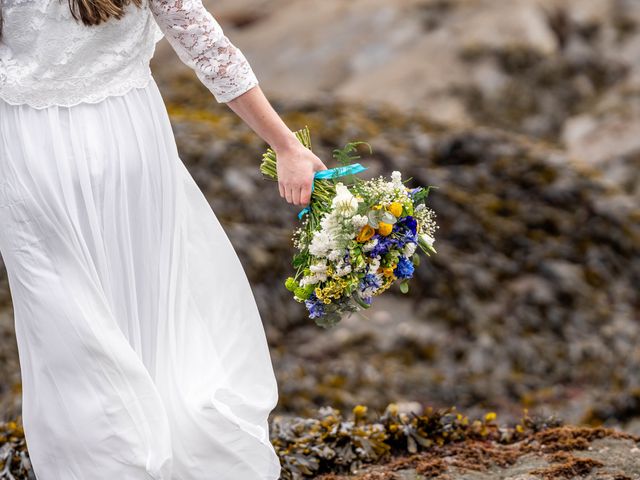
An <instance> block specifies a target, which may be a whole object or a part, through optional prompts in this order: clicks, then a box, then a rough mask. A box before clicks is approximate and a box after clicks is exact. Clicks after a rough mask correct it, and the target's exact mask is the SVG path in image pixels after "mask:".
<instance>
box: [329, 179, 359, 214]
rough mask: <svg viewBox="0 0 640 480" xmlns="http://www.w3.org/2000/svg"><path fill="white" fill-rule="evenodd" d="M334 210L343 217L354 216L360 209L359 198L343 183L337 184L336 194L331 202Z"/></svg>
mask: <svg viewBox="0 0 640 480" xmlns="http://www.w3.org/2000/svg"><path fill="white" fill-rule="evenodd" d="M331 205H332V206H333V209H334V211H335V212H336V213H337V214H338V215H341V216H343V217H352V216H353V215H354V214H355V213H356V212H357V211H358V199H357V198H356V197H354V196H353V195H352V193H351V192H350V191H349V189H348V188H347V187H345V186H344V185H343V184H342V183H338V184H337V185H336V196H335V197H333V200H332V202H331Z"/></svg>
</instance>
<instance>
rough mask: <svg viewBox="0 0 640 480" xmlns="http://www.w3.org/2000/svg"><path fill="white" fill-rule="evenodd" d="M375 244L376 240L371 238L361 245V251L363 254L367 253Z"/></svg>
mask: <svg viewBox="0 0 640 480" xmlns="http://www.w3.org/2000/svg"><path fill="white" fill-rule="evenodd" d="M377 244H378V239H377V238H372V239H371V240H369V241H368V242H367V243H365V244H364V245H362V251H363V252H369V251H371V250H373V247H375V246H376V245H377Z"/></svg>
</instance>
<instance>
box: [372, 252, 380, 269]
mask: <svg viewBox="0 0 640 480" xmlns="http://www.w3.org/2000/svg"><path fill="white" fill-rule="evenodd" d="M378 268H380V255H376V256H375V257H373V258H372V259H371V263H369V271H370V272H377V271H378Z"/></svg>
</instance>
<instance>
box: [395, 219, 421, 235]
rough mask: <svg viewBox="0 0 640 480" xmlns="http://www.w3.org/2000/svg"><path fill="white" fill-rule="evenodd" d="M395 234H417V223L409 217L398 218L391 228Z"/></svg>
mask: <svg viewBox="0 0 640 480" xmlns="http://www.w3.org/2000/svg"><path fill="white" fill-rule="evenodd" d="M393 228H394V230H395V231H397V232H409V233H411V234H412V235H415V234H416V233H417V229H418V222H417V221H416V219H415V218H414V217H412V216H411V215H407V216H406V217H402V218H400V219H399V220H398V221H397V222H396V223H395V224H394V226H393Z"/></svg>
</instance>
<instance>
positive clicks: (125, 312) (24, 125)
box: [0, 79, 280, 480]
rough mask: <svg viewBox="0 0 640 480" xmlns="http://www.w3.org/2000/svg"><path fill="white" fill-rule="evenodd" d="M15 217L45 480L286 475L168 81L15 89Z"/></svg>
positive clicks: (245, 289) (237, 272)
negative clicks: (71, 92)
mask: <svg viewBox="0 0 640 480" xmlns="http://www.w3.org/2000/svg"><path fill="white" fill-rule="evenodd" d="M0 229H1V230H0V252H1V253H2V256H3V258H4V261H5V265H6V269H7V273H8V278H9V286H10V290H11V296H12V299H13V306H14V315H15V327H16V338H17V342H18V351H19V358H20V367H21V374H22V387H23V390H22V402H23V403H22V409H23V412H22V413H23V417H22V420H23V425H24V430H25V437H26V441H27V446H28V449H29V453H30V457H31V461H32V464H33V469H34V472H35V474H36V476H37V478H38V480H101V479H104V480H107V479H108V480H115V479H117V480H143V479H144V480H148V479H157V480H257V479H269V480H272V479H277V478H278V477H279V473H280V463H279V461H278V457H277V455H276V454H275V451H274V449H273V446H272V445H271V443H270V442H269V431H268V428H269V427H268V422H267V419H268V415H269V413H270V412H271V410H272V409H273V408H274V407H275V405H276V403H277V400H278V392H277V384H276V380H275V375H274V371H273V367H272V364H271V358H270V354H269V350H268V346H267V341H266V337H265V333H264V328H263V325H262V322H261V318H260V315H259V312H258V309H257V306H256V303H255V299H254V297H253V293H252V290H251V287H250V285H249V282H248V280H247V277H246V274H245V272H244V270H243V268H242V265H241V263H240V260H239V258H238V256H237V254H236V252H235V250H234V249H233V246H232V244H231V243H230V241H229V239H228V237H227V236H226V234H225V231H224V230H223V229H222V227H221V225H220V223H219V221H218V219H217V218H216V216H215V214H214V212H213V211H212V209H211V207H210V205H209V203H208V202H207V200H206V198H205V197H204V195H203V193H202V192H201V190H200V189H199V187H198V186H197V184H196V183H195V181H194V179H193V178H192V176H191V175H190V173H189V172H188V170H187V169H186V167H185V165H184V164H183V162H182V161H181V159H180V158H179V156H178V151H177V149H176V143H175V139H174V136H173V131H172V129H171V124H170V123H169V118H168V115H167V111H166V108H165V105H164V102H163V99H162V97H161V95H160V92H159V90H158V87H157V85H156V83H155V81H154V80H153V79H152V80H151V81H150V83H149V84H148V86H147V87H145V88H135V89H133V90H131V91H130V92H128V93H127V94H125V95H123V96H114V97H109V98H107V99H106V100H104V101H102V102H100V103H97V104H80V105H77V106H74V107H70V108H69V107H49V108H46V109H42V110H37V109H33V108H31V107H29V106H26V105H19V106H15V105H9V104H7V103H5V102H3V101H1V100H0Z"/></svg>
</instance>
